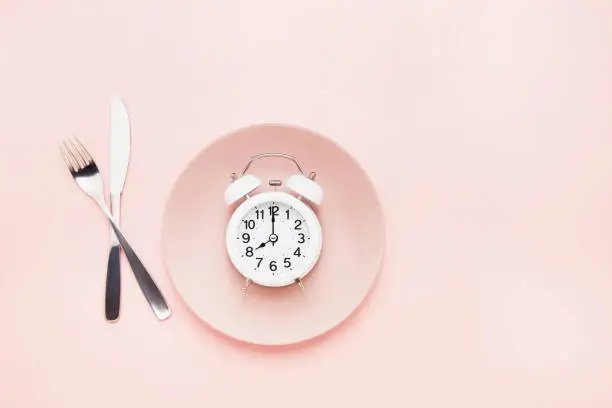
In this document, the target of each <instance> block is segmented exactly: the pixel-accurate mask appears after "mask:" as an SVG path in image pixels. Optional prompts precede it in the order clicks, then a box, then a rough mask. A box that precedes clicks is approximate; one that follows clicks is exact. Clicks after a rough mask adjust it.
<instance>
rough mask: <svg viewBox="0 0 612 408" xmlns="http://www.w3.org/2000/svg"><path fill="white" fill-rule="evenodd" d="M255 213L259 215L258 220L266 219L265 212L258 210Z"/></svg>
mask: <svg viewBox="0 0 612 408" xmlns="http://www.w3.org/2000/svg"><path fill="white" fill-rule="evenodd" d="M255 213H256V214H257V219H258V220H263V219H264V210H257V211H255Z"/></svg>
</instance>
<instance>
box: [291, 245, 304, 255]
mask: <svg viewBox="0 0 612 408" xmlns="http://www.w3.org/2000/svg"><path fill="white" fill-rule="evenodd" d="M293 255H295V256H302V252H301V251H300V247H298V248H297V249H296V250H295V251H294V252H293Z"/></svg>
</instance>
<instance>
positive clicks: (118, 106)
mask: <svg viewBox="0 0 612 408" xmlns="http://www.w3.org/2000/svg"><path fill="white" fill-rule="evenodd" d="M129 162H130V118H129V116H128V113H127V110H126V109H125V105H124V104H123V101H122V100H121V98H119V97H117V96H115V97H113V98H111V148H110V164H111V165H110V201H111V211H112V213H113V216H114V217H115V220H117V223H119V222H120V214H121V193H122V192H123V186H124V184H125V179H126V176H127V170H128V165H129ZM110 233H111V236H110V251H109V254H108V267H107V271H106V296H105V314H106V320H108V321H109V322H114V321H117V320H118V319H119V309H120V304H121V262H120V258H121V257H120V255H121V246H120V245H119V240H118V239H117V235H115V232H114V231H113V229H112V228H111V231H110Z"/></svg>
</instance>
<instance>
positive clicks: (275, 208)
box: [269, 205, 280, 217]
mask: <svg viewBox="0 0 612 408" xmlns="http://www.w3.org/2000/svg"><path fill="white" fill-rule="evenodd" d="M269 210H270V217H275V216H277V215H278V212H279V211H280V208H278V205H271V206H270V207H269Z"/></svg>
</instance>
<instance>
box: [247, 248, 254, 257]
mask: <svg viewBox="0 0 612 408" xmlns="http://www.w3.org/2000/svg"><path fill="white" fill-rule="evenodd" d="M246 256H248V257H249V258H250V257H252V256H253V247H247V249H246Z"/></svg>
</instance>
